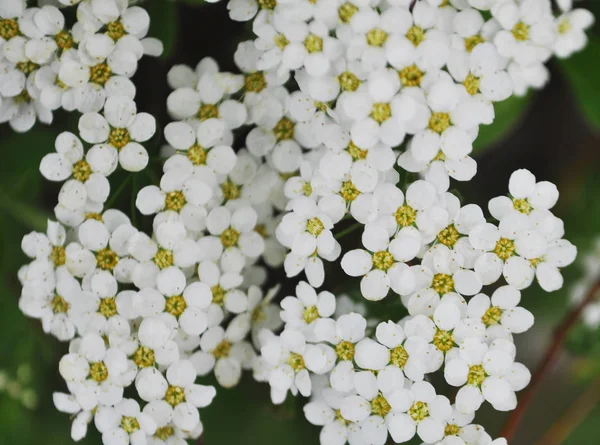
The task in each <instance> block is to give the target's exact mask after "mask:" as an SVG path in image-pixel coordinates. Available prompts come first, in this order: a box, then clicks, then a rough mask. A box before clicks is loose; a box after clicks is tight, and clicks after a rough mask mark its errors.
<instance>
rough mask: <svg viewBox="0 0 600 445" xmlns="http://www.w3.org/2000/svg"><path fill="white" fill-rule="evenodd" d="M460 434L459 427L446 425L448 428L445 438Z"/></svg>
mask: <svg viewBox="0 0 600 445" xmlns="http://www.w3.org/2000/svg"><path fill="white" fill-rule="evenodd" d="M458 433H460V427H459V426H458V425H454V424H448V425H446V428H444V436H458Z"/></svg>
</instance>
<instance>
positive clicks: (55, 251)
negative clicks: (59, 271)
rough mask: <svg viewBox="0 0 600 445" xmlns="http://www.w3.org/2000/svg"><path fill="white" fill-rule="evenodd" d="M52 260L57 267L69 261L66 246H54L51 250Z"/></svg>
mask: <svg viewBox="0 0 600 445" xmlns="http://www.w3.org/2000/svg"><path fill="white" fill-rule="evenodd" d="M50 261H52V263H54V265H55V266H56V267H59V266H63V265H64V264H65V263H66V261H67V254H66V252H65V248H64V247H63V246H54V247H53V248H52V252H50Z"/></svg>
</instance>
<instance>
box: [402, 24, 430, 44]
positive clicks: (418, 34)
mask: <svg viewBox="0 0 600 445" xmlns="http://www.w3.org/2000/svg"><path fill="white" fill-rule="evenodd" d="M406 38H407V39H408V40H410V41H411V42H412V44H413V45H414V46H419V45H420V44H421V42H422V41H423V40H425V31H423V28H421V27H420V26H416V25H415V26H412V27H411V28H410V29H409V30H408V31H407V33H406Z"/></svg>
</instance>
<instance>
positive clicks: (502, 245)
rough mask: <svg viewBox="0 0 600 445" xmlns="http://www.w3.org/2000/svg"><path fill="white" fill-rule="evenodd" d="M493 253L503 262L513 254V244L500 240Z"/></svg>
mask: <svg viewBox="0 0 600 445" xmlns="http://www.w3.org/2000/svg"><path fill="white" fill-rule="evenodd" d="M494 253H495V254H496V255H498V258H500V259H501V260H503V261H506V260H507V259H509V258H510V257H511V256H513V255H514V253H515V243H514V242H513V241H512V240H509V239H508V238H500V239H499V240H498V242H497V243H496V247H494Z"/></svg>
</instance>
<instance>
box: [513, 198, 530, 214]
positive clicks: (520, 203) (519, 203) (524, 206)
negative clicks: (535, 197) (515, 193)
mask: <svg viewBox="0 0 600 445" xmlns="http://www.w3.org/2000/svg"><path fill="white" fill-rule="evenodd" d="M513 208H514V209H515V210H516V211H517V212H521V213H524V214H525V215H529V214H530V213H531V204H529V203H528V202H527V200H526V199H514V200H513Z"/></svg>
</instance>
